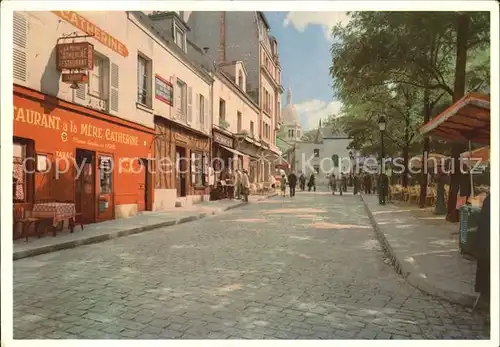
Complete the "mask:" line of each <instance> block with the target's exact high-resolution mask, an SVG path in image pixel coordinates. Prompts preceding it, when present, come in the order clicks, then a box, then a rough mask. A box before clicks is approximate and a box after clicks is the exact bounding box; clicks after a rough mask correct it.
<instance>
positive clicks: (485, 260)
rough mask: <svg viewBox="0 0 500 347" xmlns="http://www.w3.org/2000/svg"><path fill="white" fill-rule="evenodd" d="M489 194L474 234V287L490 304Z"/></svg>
mask: <svg viewBox="0 0 500 347" xmlns="http://www.w3.org/2000/svg"><path fill="white" fill-rule="evenodd" d="M490 218H491V214H490V194H488V196H487V197H486V198H485V199H484V201H483V207H482V208H481V213H480V215H479V225H478V228H477V233H476V242H475V243H476V252H475V253H476V256H477V268H476V285H475V291H476V293H479V294H480V295H481V298H482V299H483V300H485V301H484V302H487V303H489V302H490Z"/></svg>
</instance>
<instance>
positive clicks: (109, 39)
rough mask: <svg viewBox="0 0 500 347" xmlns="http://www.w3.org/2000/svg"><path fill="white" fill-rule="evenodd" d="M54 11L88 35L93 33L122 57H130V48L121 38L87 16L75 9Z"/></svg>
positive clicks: (98, 39)
mask: <svg viewBox="0 0 500 347" xmlns="http://www.w3.org/2000/svg"><path fill="white" fill-rule="evenodd" d="M52 13H53V14H55V15H56V16H58V17H59V18H62V19H64V20H65V21H66V22H68V23H70V24H72V25H73V26H74V27H75V28H77V29H80V30H81V31H83V32H84V33H86V34H87V35H93V36H94V38H95V39H96V40H97V41H99V42H100V43H102V44H103V45H104V46H106V47H108V48H110V49H112V50H113V51H115V52H116V53H118V54H119V55H121V56H122V57H128V49H127V47H126V46H125V45H124V44H123V43H121V42H120V40H118V39H116V38H115V37H113V36H112V35H110V34H108V33H107V32H106V31H104V30H102V29H101V28H99V27H98V26H97V25H95V24H94V23H92V22H91V21H89V20H87V19H86V18H85V17H83V16H81V15H79V14H78V13H76V12H74V11H52Z"/></svg>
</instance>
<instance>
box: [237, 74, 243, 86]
mask: <svg viewBox="0 0 500 347" xmlns="http://www.w3.org/2000/svg"><path fill="white" fill-rule="evenodd" d="M238 85H239V86H240V88H241V89H243V74H242V73H241V70H240V71H238Z"/></svg>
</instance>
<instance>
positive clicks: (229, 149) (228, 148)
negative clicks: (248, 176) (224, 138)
mask: <svg viewBox="0 0 500 347" xmlns="http://www.w3.org/2000/svg"><path fill="white" fill-rule="evenodd" d="M219 146H221V147H222V148H224V149H225V150H226V151H229V152H231V153H233V154H236V155H241V156H242V157H249V155H248V154H244V153H241V152H240V151H237V150H235V149H232V148H230V147H226V146H223V145H219Z"/></svg>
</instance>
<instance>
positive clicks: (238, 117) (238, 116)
mask: <svg viewBox="0 0 500 347" xmlns="http://www.w3.org/2000/svg"><path fill="white" fill-rule="evenodd" d="M236 117H237V128H238V129H237V133H238V134H240V133H241V121H242V119H241V118H242V117H241V112H240V111H238V113H237V115H236Z"/></svg>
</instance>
